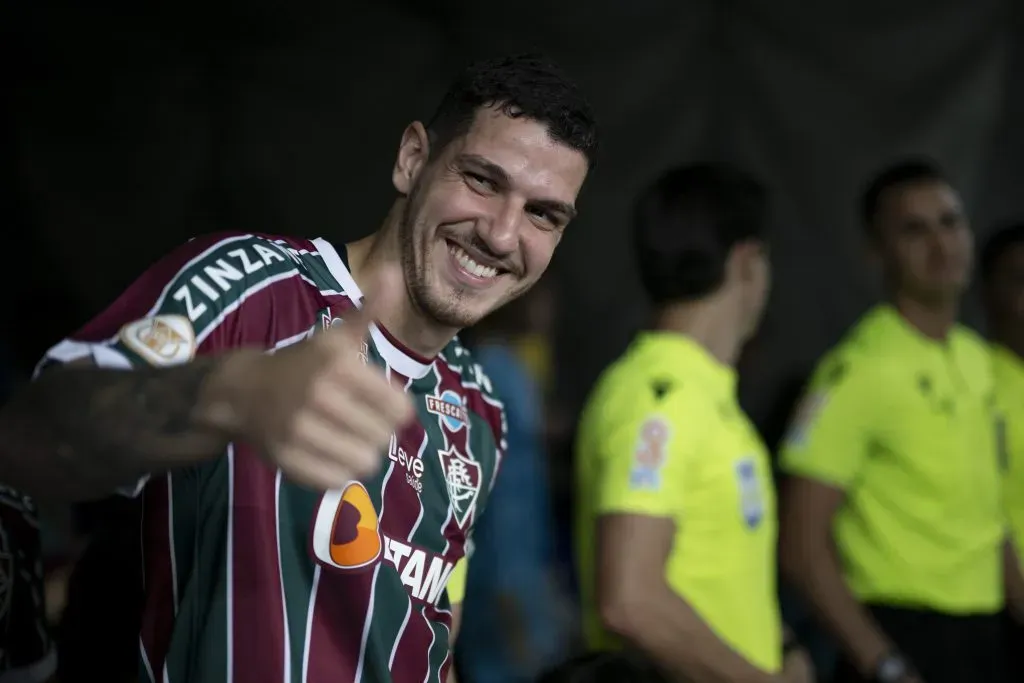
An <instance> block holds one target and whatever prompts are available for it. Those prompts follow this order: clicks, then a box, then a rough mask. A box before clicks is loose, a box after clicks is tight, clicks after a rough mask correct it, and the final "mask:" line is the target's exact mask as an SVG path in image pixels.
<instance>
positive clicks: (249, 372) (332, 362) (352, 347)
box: [206, 269, 414, 490]
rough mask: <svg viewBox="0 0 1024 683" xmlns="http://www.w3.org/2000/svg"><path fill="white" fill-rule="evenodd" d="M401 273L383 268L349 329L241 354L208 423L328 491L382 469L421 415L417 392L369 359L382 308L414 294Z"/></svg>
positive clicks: (295, 477) (298, 479)
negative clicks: (391, 445)
mask: <svg viewBox="0 0 1024 683" xmlns="http://www.w3.org/2000/svg"><path fill="white" fill-rule="evenodd" d="M400 280H401V273H400V272H399V271H398V270H397V269H395V270H394V271H387V272H385V273H383V274H382V276H381V277H380V278H379V279H378V281H377V282H375V283H374V286H373V287H372V288H371V289H370V290H369V292H368V295H367V298H366V299H364V302H365V303H366V305H364V307H363V308H362V309H361V310H353V311H352V312H351V313H349V314H347V315H345V316H344V317H343V318H342V321H343V322H342V325H341V326H340V329H337V328H335V329H331V330H328V331H327V332H325V333H323V334H316V335H314V336H313V337H312V338H310V339H308V340H306V341H304V342H301V343H299V344H296V345H294V346H291V347H289V348H286V349H282V350H281V351H279V352H277V353H275V354H272V355H268V354H263V353H259V354H254V353H253V352H244V351H243V352H239V354H238V355H239V357H238V359H237V362H236V363H234V366H233V367H231V365H230V364H229V365H226V367H225V370H224V376H223V377H222V380H221V384H222V386H226V387H228V388H227V389H226V390H225V391H223V392H222V393H221V394H220V397H219V398H220V399H222V400H219V401H217V400H216V399H215V400H213V401H211V403H209V404H208V406H209V407H208V409H207V411H206V412H207V423H208V424H213V425H216V426H218V427H220V428H222V429H225V430H227V431H229V432H230V433H232V435H233V436H234V437H235V438H237V439H238V440H240V441H244V442H247V443H249V444H251V445H253V446H256V447H257V448H258V449H259V450H260V452H261V453H262V454H263V455H264V457H265V458H266V459H267V460H268V461H269V462H270V463H271V464H272V465H274V466H276V467H279V468H280V469H281V471H282V472H283V473H284V475H285V476H286V477H287V478H288V479H290V480H291V481H294V482H295V483H299V484H303V485H306V486H310V487H312V488H316V489H321V490H326V489H332V488H341V487H342V486H344V485H345V484H346V483H348V482H349V481H351V480H353V479H358V478H360V477H366V476H369V475H372V474H373V473H375V472H376V471H377V470H378V468H379V467H380V466H381V463H382V462H383V458H384V457H385V455H386V453H385V451H386V449H387V446H388V442H389V440H390V438H391V434H392V433H393V432H394V431H395V430H397V429H399V428H401V427H402V425H403V424H405V423H406V422H407V421H408V420H410V419H411V418H412V417H413V414H414V411H413V405H412V401H411V399H410V398H409V396H408V395H406V394H405V392H404V391H403V390H402V389H401V388H400V387H397V386H394V385H393V384H392V383H391V382H389V381H388V378H387V377H386V375H385V373H384V370H383V369H382V368H379V367H376V366H374V365H370V364H367V363H365V362H364V360H363V358H362V355H363V352H362V349H363V345H364V344H367V343H369V342H368V338H369V334H370V327H371V325H372V324H373V322H374V321H375V320H376V319H377V313H378V312H379V311H381V310H382V309H384V308H385V307H387V306H388V305H389V304H391V303H392V302H393V300H394V299H396V298H397V297H400V296H402V295H403V294H404V292H405V288H404V286H403V285H402V284H401V281H400Z"/></svg>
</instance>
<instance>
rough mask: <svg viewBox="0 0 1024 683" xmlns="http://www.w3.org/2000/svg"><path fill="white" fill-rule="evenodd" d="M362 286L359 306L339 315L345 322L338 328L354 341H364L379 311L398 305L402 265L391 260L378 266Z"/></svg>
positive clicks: (402, 282) (401, 292) (402, 293)
mask: <svg viewBox="0 0 1024 683" xmlns="http://www.w3.org/2000/svg"><path fill="white" fill-rule="evenodd" d="M362 290H363V300H362V306H361V307H360V308H356V309H353V310H351V311H349V312H347V313H346V314H345V315H343V316H342V320H343V321H344V322H343V324H342V326H341V331H340V332H341V334H342V335H345V336H346V337H348V338H349V339H351V340H352V341H354V342H357V343H358V342H362V341H366V339H367V337H369V335H370V326H371V325H372V324H373V323H375V322H377V321H379V320H380V318H381V316H382V315H384V314H386V313H387V312H389V311H394V310H397V309H398V308H400V307H401V304H402V297H405V296H406V293H405V278H404V277H403V275H402V269H401V268H400V267H399V266H398V265H396V264H390V263H389V264H385V265H382V266H380V267H379V268H377V269H376V270H375V271H374V272H373V275H372V277H371V278H370V280H369V282H367V283H366V286H365V287H363V288H362Z"/></svg>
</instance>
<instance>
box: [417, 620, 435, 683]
mask: <svg viewBox="0 0 1024 683" xmlns="http://www.w3.org/2000/svg"><path fill="white" fill-rule="evenodd" d="M420 614H421V615H422V616H423V621H425V622H427V627H428V628H429V629H430V645H429V646H428V647H427V673H426V674H424V675H423V683H427V679H428V678H430V651H431V650H433V649H434V641H435V640H437V632H436V631H434V626H433V622H431V621H430V619H427V615H426V611H425V610H424V611H421V612H420Z"/></svg>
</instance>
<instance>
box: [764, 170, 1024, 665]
mask: <svg viewBox="0 0 1024 683" xmlns="http://www.w3.org/2000/svg"><path fill="white" fill-rule="evenodd" d="M863 219H864V222H865V226H866V229H867V232H868V237H869V240H870V245H871V247H872V249H873V254H874V255H875V257H876V258H877V261H878V263H879V264H880V266H881V270H882V274H883V276H884V282H885V286H886V292H887V299H888V301H887V303H884V304H882V305H879V306H877V307H875V308H874V309H873V310H871V311H870V312H869V313H867V314H866V315H865V316H864V317H863V318H862V319H861V320H860V321H859V322H858V323H857V324H856V326H855V327H854V328H853V329H852V330H851V331H850V332H849V333H848V334H847V335H846V337H845V339H844V340H843V341H842V342H841V343H840V344H839V345H838V346H837V347H836V348H835V349H833V350H832V351H831V352H829V353H828V354H827V355H826V356H825V357H824V359H823V360H822V361H821V362H820V363H819V365H818V368H817V370H816V372H815V374H814V377H813V378H812V380H811V383H810V386H809V389H808V391H807V394H806V396H805V397H804V399H803V404H802V406H801V408H800V409H799V410H798V411H797V415H796V417H795V419H794V422H793V424H792V425H791V429H790V431H789V433H788V434H787V436H786V438H785V442H784V445H783V448H782V453H781V464H782V468H783V470H784V471H786V472H787V473H788V474H789V475H791V476H790V478H789V480H788V481H787V482H786V485H785V487H784V488H783V492H784V493H783V496H782V504H781V560H782V569H783V571H784V572H785V574H786V575H787V577H788V578H789V579H790V580H791V581H792V583H793V584H794V587H795V588H797V589H798V590H799V591H800V592H801V593H802V595H803V596H804V597H805V598H806V599H807V600H808V602H809V603H810V605H811V607H812V608H813V609H814V611H815V612H816V613H817V615H818V617H819V619H820V621H821V622H822V623H823V625H824V626H825V627H826V628H827V629H828V630H829V631H830V632H831V634H832V635H833V636H834V637H835V638H836V640H837V641H838V644H839V645H840V648H841V650H842V655H843V656H842V657H841V658H840V662H839V665H838V667H837V671H836V674H835V681H836V683H849V682H852V681H874V682H877V683H909V682H911V681H913V682H917V681H924V682H925V683H996V682H997V681H1003V680H1004V679H1003V677H1002V674H1003V672H1002V671H1001V669H1002V668H1003V666H1002V664H1003V654H1002V648H1001V637H1002V636H1001V632H1002V622H1001V619H1000V616H999V613H1000V611H1001V610H1002V608H1003V605H1004V595H1005V592H1004V577H1005V580H1006V582H1007V584H1008V585H1009V587H1010V588H1013V591H1011V593H1010V594H1011V595H1013V594H1014V593H1015V592H1016V591H1017V589H1016V588H1014V587H1015V586H1018V585H1019V582H1020V573H1019V570H1018V568H1017V566H1016V561H1015V558H1014V557H1013V553H1012V552H1009V553H1008V552H1006V544H1005V540H1006V525H1005V515H1004V511H1003V507H1002V502H1001V472H1000V463H999V457H998V449H997V439H996V418H997V413H996V411H995V410H994V393H993V392H994V384H993V375H992V369H991V358H990V354H989V352H988V348H987V346H986V344H985V343H984V341H983V340H982V339H981V338H980V337H978V336H977V335H976V334H974V333H973V332H971V331H970V330H968V329H967V328H965V327H963V326H961V325H959V324H957V322H956V321H957V317H958V313H959V306H960V300H961V297H962V295H963V292H964V291H965V289H966V288H967V286H968V283H969V280H970V271H971V265H972V262H973V245H974V237H973V234H972V232H971V228H970V225H969V223H968V219H967V216H966V214H965V212H964V208H963V204H962V202H961V199H960V196H959V194H958V193H957V192H956V190H955V189H954V188H953V187H952V185H951V184H950V183H949V182H948V181H947V180H946V178H945V176H944V174H943V173H942V171H941V170H940V169H938V168H937V167H936V166H935V165H934V164H932V163H930V162H926V161H907V162H904V163H900V164H897V165H894V166H892V167H890V168H888V169H886V170H884V171H883V172H882V173H880V174H879V175H878V176H877V177H876V178H875V180H874V181H872V183H871V184H870V185H869V187H868V189H867V191H866V192H865V195H864V198H863ZM1004 563H1006V566H1005V567H1004Z"/></svg>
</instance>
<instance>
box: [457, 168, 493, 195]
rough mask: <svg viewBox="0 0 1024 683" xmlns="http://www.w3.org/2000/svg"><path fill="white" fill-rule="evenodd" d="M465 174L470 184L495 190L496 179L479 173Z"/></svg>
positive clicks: (478, 187)
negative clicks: (493, 179)
mask: <svg viewBox="0 0 1024 683" xmlns="http://www.w3.org/2000/svg"><path fill="white" fill-rule="evenodd" d="M463 176H464V177H465V178H466V181H467V182H468V183H469V184H470V185H472V186H473V187H475V188H477V189H480V190H486V191H487V192H493V191H494V181H492V180H491V179H490V178H488V177H486V176H482V175H480V174H479V173H464V174H463Z"/></svg>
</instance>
